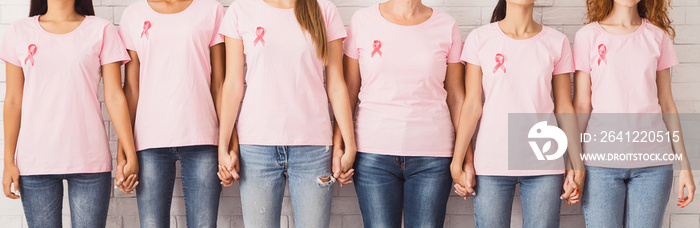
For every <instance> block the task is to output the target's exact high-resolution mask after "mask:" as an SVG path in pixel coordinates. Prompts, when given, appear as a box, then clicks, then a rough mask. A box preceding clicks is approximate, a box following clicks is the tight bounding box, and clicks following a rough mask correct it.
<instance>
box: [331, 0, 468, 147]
mask: <svg viewBox="0 0 700 228" xmlns="http://www.w3.org/2000/svg"><path fill="white" fill-rule="evenodd" d="M461 51H462V36H461V34H460V32H459V28H458V27H457V23H456V21H455V20H454V19H453V18H452V17H450V16H449V15H447V14H444V13H442V12H440V11H437V10H435V9H433V15H432V16H431V17H430V19H428V20H427V21H425V22H423V23H421V24H419V25H415V26H401V25H397V24H393V23H391V22H389V21H387V20H386V19H384V18H383V17H382V16H381V14H380V13H379V4H376V5H373V6H371V7H368V8H364V9H361V10H359V11H357V12H356V13H355V15H354V16H353V17H352V21H351V22H350V27H349V29H348V38H347V39H346V40H345V45H344V52H345V55H347V56H348V57H350V58H353V59H358V60H359V63H360V75H361V77H362V86H361V88H360V94H359V100H360V104H359V106H358V109H357V120H356V123H355V130H356V135H357V137H356V138H357V148H358V151H362V152H366V153H375V154H386V155H396V156H436V157H450V156H452V152H453V148H454V138H455V136H454V127H453V125H452V119H451V117H450V111H449V109H448V107H447V102H446V100H447V91H445V83H444V82H445V73H446V72H447V63H460V60H459V57H460V53H461Z"/></svg>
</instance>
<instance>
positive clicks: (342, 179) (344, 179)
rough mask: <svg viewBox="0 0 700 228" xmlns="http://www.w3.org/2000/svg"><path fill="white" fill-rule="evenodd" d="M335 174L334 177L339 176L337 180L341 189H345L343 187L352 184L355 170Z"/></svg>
mask: <svg viewBox="0 0 700 228" xmlns="http://www.w3.org/2000/svg"><path fill="white" fill-rule="evenodd" d="M333 174H334V175H333V176H334V177H335V176H337V177H336V178H335V179H336V180H337V181H338V183H339V184H340V187H343V185H346V184H350V183H352V176H353V175H355V169H350V170H348V171H347V172H341V173H333Z"/></svg>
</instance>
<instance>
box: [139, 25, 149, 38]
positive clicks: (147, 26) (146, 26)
mask: <svg viewBox="0 0 700 228" xmlns="http://www.w3.org/2000/svg"><path fill="white" fill-rule="evenodd" d="M149 29H151V22H150V21H144V22H143V31H142V32H141V37H143V35H146V39H148V30H149Z"/></svg>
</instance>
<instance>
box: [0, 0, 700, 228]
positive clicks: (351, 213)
mask: <svg viewBox="0 0 700 228" xmlns="http://www.w3.org/2000/svg"><path fill="white" fill-rule="evenodd" d="M134 1H137V0H93V2H94V6H95V10H96V13H97V16H100V17H103V18H105V19H107V20H110V21H112V22H114V23H115V24H116V23H118V22H119V20H120V18H121V15H122V12H123V11H124V8H125V7H126V6H128V5H129V4H130V3H132V2H134ZM219 1H220V2H221V3H222V4H223V5H224V6H228V5H230V4H231V2H233V1H234V0H219ZM331 1H332V2H334V3H335V4H336V5H337V6H338V8H339V10H340V13H341V16H342V19H343V21H344V22H345V23H346V24H347V23H348V22H349V21H350V18H351V16H352V14H353V13H354V12H355V11H356V10H357V9H359V8H362V7H365V6H369V5H371V4H375V3H377V2H379V1H382V0H331ZM423 2H424V3H425V4H427V5H429V6H432V7H435V8H436V9H438V10H441V11H443V12H446V13H448V14H450V15H452V16H453V17H454V18H455V19H457V21H458V23H459V25H460V28H461V30H462V33H463V36H465V37H466V35H467V34H468V33H469V31H471V30H472V29H474V28H476V27H477V26H480V25H482V24H486V23H488V20H489V18H490V16H491V12H492V10H493V6H494V5H495V3H496V0H423ZM672 5H673V6H674V8H673V9H672V10H671V18H672V19H673V22H674V23H673V24H674V26H675V29H676V31H677V33H678V35H677V37H676V39H675V48H676V51H677V54H678V59H679V60H680V62H681V64H680V65H678V66H676V67H674V68H673V69H672V77H673V92H674V96H675V99H676V102H677V105H678V109H679V111H680V112H681V113H700V76H699V75H698V74H699V72H700V0H673V1H672ZM28 11H29V1H28V0H0V31H1V32H4V31H5V29H6V28H7V27H8V25H10V24H11V23H12V22H13V21H15V20H17V19H20V18H22V17H26V16H27V13H28ZM584 13H585V5H584V0H537V2H536V7H535V16H534V17H535V19H536V20H537V21H538V22H541V23H543V24H545V25H547V26H550V27H553V28H555V29H557V30H559V31H562V32H563V33H565V34H566V35H567V36H569V40H571V41H572V42H573V41H574V34H575V33H576V31H577V30H578V29H579V28H580V27H581V26H582V23H583V19H584ZM0 68H3V69H0V72H3V73H0V97H3V98H4V95H5V74H4V72H5V71H4V64H0ZM101 96H102V95H101ZM100 100H102V101H103V99H102V98H101V99H100ZM0 107H1V106H0ZM102 110H103V116H104V121H105V122H104V123H105V126H107V129H108V132H107V134H109V139H110V145H111V147H112V150H113V151H115V150H116V140H117V137H116V133H115V132H114V128H113V127H112V126H111V121H110V119H109V115H108V114H107V111H106V108H105V107H104V104H102ZM0 118H2V117H0ZM56 121H60V120H56ZM0 140H1V139H0ZM688 144H689V145H688V153H689V157H698V155H699V152H698V150H699V147H698V146H697V145H698V143H688ZM0 159H2V157H0ZM0 164H3V163H2V162H0ZM695 165H696V166H697V165H698V164H695ZM695 168H696V169H697V168H698V167H695ZM178 172H179V171H178ZM695 176H696V178H698V179H700V172H695ZM675 183H677V181H674V187H673V191H672V195H671V199H675V198H676V196H675V194H676V192H677V187H676V184H675ZM333 196H334V198H333V208H332V216H331V227H333V228H341V227H342V228H357V227H362V217H361V215H360V210H359V208H358V203H357V198H356V196H355V191H354V188H353V186H352V185H350V186H346V187H343V188H340V187H338V186H336V187H335V189H334V194H333ZM515 199H516V200H515V203H514V205H513V216H512V224H513V227H522V208H521V207H520V200H519V197H517V196H516V198H515ZM672 201H673V200H672ZM291 208H292V207H291V203H290V200H289V198H288V194H287V197H285V200H284V206H283V210H282V213H283V216H282V220H281V227H283V228H287V227H294V218H293V212H292V209H291ZM447 210H448V212H447V213H448V215H447V218H446V221H445V224H446V227H450V228H453V227H473V226H474V217H473V214H474V209H473V204H472V200H471V199H469V200H467V201H464V200H462V199H460V198H459V197H458V196H455V195H454V193H453V195H452V196H450V200H449V202H448V205H447ZM63 211H64V212H63V215H64V227H69V226H70V225H69V224H70V212H69V210H68V201H67V198H65V199H64V210H63ZM170 214H171V227H186V225H185V224H186V223H185V203H184V199H183V193H182V183H181V180H180V179H179V175H178V179H177V181H176V182H175V192H174V196H173V204H172V210H171V213H170ZM218 225H219V227H237V228H238V227H243V218H242V216H241V200H240V194H239V191H238V186H237V185H234V186H232V187H228V188H225V189H224V191H223V193H222V196H221V205H220V208H219V219H218ZM26 226H27V223H26V221H25V218H24V216H23V212H22V205H21V202H20V201H19V200H10V199H7V198H5V197H0V227H7V228H15V227H17V228H19V227H26ZM108 227H129V228H131V227H138V211H137V207H136V198H135V195H133V194H132V195H125V194H123V193H121V192H120V191H113V193H112V198H111V202H110V208H109V218H108ZM561 227H585V224H584V221H583V216H582V214H581V208H580V204H579V205H574V206H568V205H566V204H563V205H562V209H561ZM664 227H673V228H681V227H700V202H695V203H693V204H691V205H690V206H688V207H686V208H684V209H680V208H678V207H676V205H675V203H674V202H670V203H669V204H668V209H667V213H666V214H665V221H664Z"/></svg>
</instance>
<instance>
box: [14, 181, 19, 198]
mask: <svg viewBox="0 0 700 228" xmlns="http://www.w3.org/2000/svg"><path fill="white" fill-rule="evenodd" d="M13 182H14V183H15V194H16V195H19V194H18V193H19V180H18V179H14V180H13Z"/></svg>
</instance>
